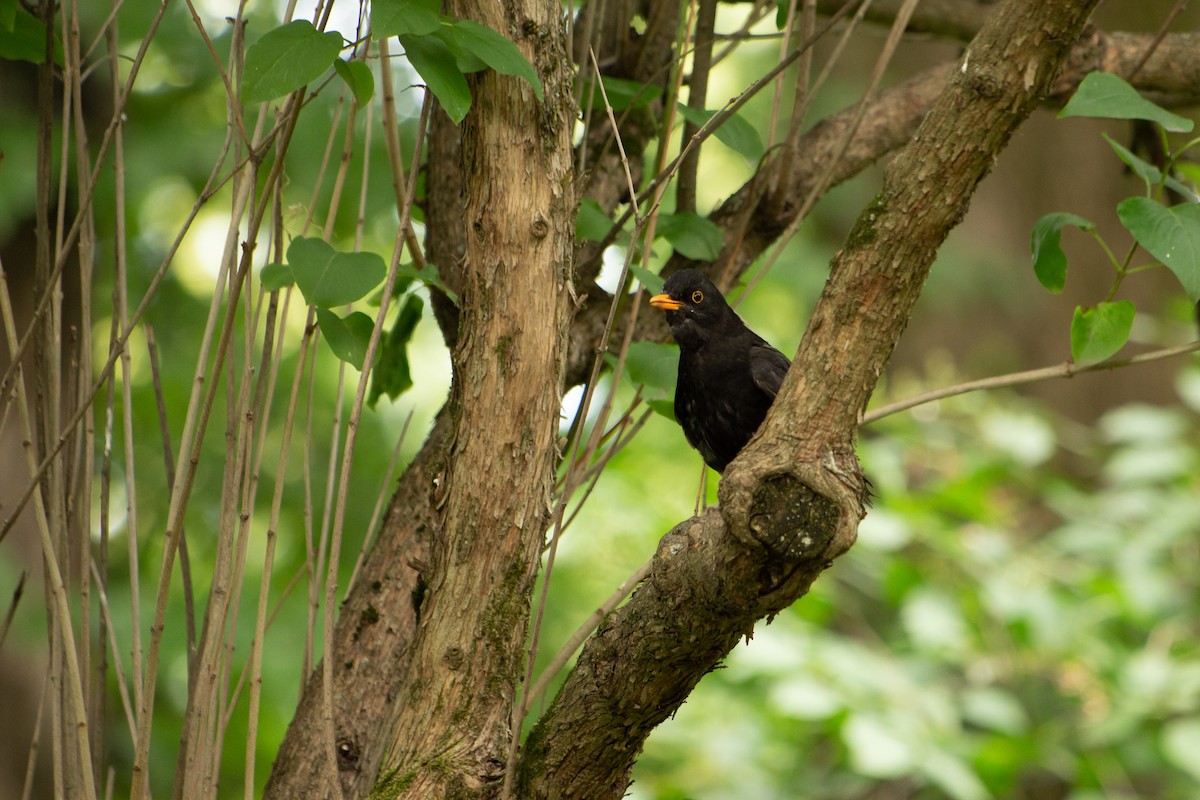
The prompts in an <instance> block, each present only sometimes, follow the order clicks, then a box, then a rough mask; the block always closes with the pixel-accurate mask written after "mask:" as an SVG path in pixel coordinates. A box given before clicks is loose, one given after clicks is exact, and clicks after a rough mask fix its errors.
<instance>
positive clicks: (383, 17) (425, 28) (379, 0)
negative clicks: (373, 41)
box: [371, 0, 442, 38]
mask: <svg viewBox="0 0 1200 800" xmlns="http://www.w3.org/2000/svg"><path fill="white" fill-rule="evenodd" d="M440 9H441V3H440V2H439V0H374V2H372V3H371V33H372V34H374V36H375V37H376V38H387V37H389V36H404V35H407V34H417V35H424V34H429V33H434V32H435V31H437V30H438V28H440V27H441V25H442V20H441V15H440V13H439V12H440Z"/></svg>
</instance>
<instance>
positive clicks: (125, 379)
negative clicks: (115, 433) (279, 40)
mask: <svg viewBox="0 0 1200 800" xmlns="http://www.w3.org/2000/svg"><path fill="white" fill-rule="evenodd" d="M113 6H114V7H113V16H112V24H111V26H110V27H109V29H108V31H107V43H108V53H109V56H108V63H109V75H110V80H111V81H112V85H113V107H114V108H119V107H120V106H121V104H122V100H121V95H120V86H121V82H120V80H119V78H120V63H121V61H120V37H119V31H118V27H117V25H118V23H117V19H116V11H117V8H118V7H119V3H118V2H115V1H114V3H113ZM124 130H125V126H124V121H123V120H121V121H120V124H118V125H117V126H116V127H115V128H114V129H113V170H114V175H113V178H114V187H113V195H114V199H115V202H116V214H115V231H114V235H113V271H114V274H113V318H114V320H113V331H112V337H111V338H110V341H109V350H110V351H112V350H113V349H114V348H117V347H118V343H117V334H118V333H119V332H120V331H123V330H125V329H126V328H127V327H128V326H129V285H128V284H129V272H128V258H127V256H128V250H127V248H126V246H125V245H126V237H127V235H128V234H127V229H126V212H125V209H126V192H125V136H124ZM119 352H120V359H121V428H122V430H121V433H122V447H123V449H124V461H125V483H126V489H125V515H126V525H125V542H126V558H127V560H128V569H129V609H130V615H129V619H130V649H131V660H130V670H131V674H132V678H133V699H134V702H135V703H137V704H139V705H140V703H141V701H142V630H141V628H142V618H141V589H140V585H141V573H140V570H139V568H138V564H139V558H138V531H139V529H138V502H137V499H138V494H137V469H136V461H135V458H134V445H133V377H132V372H133V370H132V364H131V360H130V355H129V350H128V348H126V347H124V346H120V348H119ZM109 385H110V386H111V382H110V384H109ZM105 507H106V506H105ZM100 566H101V567H104V571H101V573H100V574H101V575H106V574H107V572H106V570H107V565H106V564H101V565H100ZM186 585H187V584H186V583H185V586H186ZM101 597H102V599H103V594H102V595H101ZM104 602H107V601H106V600H105V601H104ZM110 626H111V623H110ZM113 635H114V637H115V635H116V634H115V632H114V633H113ZM114 652H115V651H114ZM114 661H115V663H116V665H117V669H118V670H120V657H119V655H114ZM121 687H122V691H125V687H124V680H123V679H122V684H121ZM123 699H124V700H126V701H127V698H125V697H124V695H123ZM129 735H130V739H131V741H135V740H136V739H137V729H136V727H135V725H134V724H133V720H132V716H131V717H130V726H129Z"/></svg>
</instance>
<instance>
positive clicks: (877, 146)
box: [567, 31, 1200, 385]
mask: <svg viewBox="0 0 1200 800" xmlns="http://www.w3.org/2000/svg"><path fill="white" fill-rule="evenodd" d="M1153 38H1154V37H1153V36H1150V35H1146V34H1131V33H1115V34H1106V33H1103V32H1101V31H1091V32H1089V34H1088V35H1087V37H1085V39H1084V40H1082V41H1080V42H1078V43H1077V44H1076V45H1075V46H1074V47H1073V49H1072V51H1071V54H1070V57H1069V58H1068V59H1067V65H1066V67H1065V68H1064V71H1063V73H1062V74H1061V75H1060V77H1059V79H1058V80H1057V81H1056V82H1055V85H1054V87H1053V89H1052V90H1051V92H1050V93H1049V94H1050V100H1051V102H1053V103H1056V104H1061V102H1063V101H1064V100H1065V99H1066V97H1068V96H1069V94H1070V92H1072V91H1073V90H1074V88H1075V86H1077V85H1078V83H1079V81H1081V80H1082V79H1083V77H1084V76H1085V75H1086V74H1087V73H1089V72H1091V71H1093V70H1103V71H1107V72H1114V73H1116V74H1118V75H1129V73H1130V72H1131V70H1132V69H1133V67H1134V65H1135V64H1137V63H1138V61H1139V60H1140V59H1141V57H1142V55H1143V54H1144V53H1145V52H1146V50H1147V48H1149V47H1150V45H1151V43H1152V40H1153ZM1198 54H1200V33H1179V34H1171V35H1169V36H1167V37H1166V38H1165V39H1164V40H1163V42H1162V43H1161V44H1160V46H1159V47H1158V48H1157V49H1155V50H1154V53H1153V55H1152V56H1151V58H1150V60H1149V61H1147V62H1146V64H1145V65H1144V66H1143V67H1142V69H1141V70H1139V72H1138V73H1137V75H1136V76H1135V77H1134V81H1133V82H1134V86H1136V87H1137V88H1138V89H1139V90H1141V91H1143V92H1147V93H1151V94H1153V95H1154V96H1155V98H1156V100H1158V101H1160V102H1163V103H1165V104H1166V105H1188V104H1194V103H1196V102H1197V101H1200V55H1198ZM956 68H957V67H956V64H942V65H939V66H936V67H933V68H931V69H928V70H926V71H924V72H922V73H920V74H918V75H916V76H914V77H912V78H909V79H908V80H906V81H904V82H902V83H900V84H897V85H896V86H894V87H892V88H890V89H887V90H885V91H883V92H880V93H879V95H877V96H876V97H875V98H874V99H873V100H872V101H871V106H870V108H869V109H868V111H867V114H866V116H865V117H864V119H863V123H862V125H861V126H860V127H859V128H858V131H857V132H856V133H855V136H854V141H853V142H852V143H851V145H850V148H849V149H848V150H847V151H846V153H845V156H844V157H843V159H842V160H841V161H840V162H839V163H838V165H837V168H836V171H835V173H834V175H833V180H832V181H831V182H830V185H829V187H827V188H826V191H828V189H829V188H833V187H834V186H837V185H839V184H840V183H842V182H844V181H847V180H849V179H850V178H852V177H854V176H855V175H857V174H858V173H860V172H861V171H862V170H864V169H866V168H867V167H869V166H870V165H872V164H874V163H876V162H877V161H878V160H879V159H881V158H883V157H884V156H886V155H887V154H889V153H891V152H893V151H895V150H896V149H897V148H899V147H902V146H903V145H904V144H906V143H907V142H908V141H909V139H911V138H912V135H913V133H914V132H915V131H916V129H917V126H918V125H919V124H920V123H921V121H922V120H923V119H924V118H925V115H926V114H927V113H928V112H929V109H930V107H931V106H932V104H933V101H934V99H935V98H936V97H937V96H938V94H939V93H940V92H941V91H942V90H943V89H944V88H945V86H946V82H947V81H948V80H949V78H950V75H951V74H952V73H953V72H954V70H955V69H956ZM855 113H856V110H855V109H854V108H849V109H846V110H845V111H842V112H839V113H838V114H834V115H832V116H830V117H827V118H826V119H824V120H822V121H821V122H819V123H817V124H816V125H814V126H813V128H812V129H811V130H810V131H808V132H807V133H805V134H804V136H802V137H801V138H800V141H799V152H802V153H805V158H804V159H803V161H802V162H801V163H798V164H793V165H791V169H789V170H780V169H779V167H778V164H777V163H776V162H775V161H774V159H776V158H781V157H785V156H784V155H783V154H778V153H777V154H775V155H773V156H772V157H769V158H768V159H767V160H765V161H764V162H763V165H762V166H761V167H760V168H759V170H758V171H757V172H756V174H755V176H754V177H752V178H751V179H750V180H749V181H747V182H746V183H745V184H744V185H743V186H742V187H741V188H740V189H738V190H737V191H736V192H734V193H733V194H732V195H731V196H730V197H729V199H727V200H726V201H725V202H724V203H722V204H721V206H720V207H718V208H717V209H716V210H714V211H713V212H712V214H710V215H709V219H711V220H712V221H713V222H715V223H716V224H717V225H718V226H720V227H721V229H722V231H723V233H724V237H725V245H724V248H723V249H722V251H721V254H720V255H719V256H718V257H717V259H716V260H715V261H714V262H712V263H709V264H701V263H697V262H694V261H691V260H689V259H686V258H684V257H682V256H679V255H675V256H673V257H672V258H671V260H670V261H669V262H668V264H667V266H666V267H665V268H664V270H663V272H664V273H670V272H673V271H675V270H677V269H680V268H682V267H686V266H691V267H697V268H699V269H702V270H704V271H706V272H708V273H710V274H712V275H713V276H714V279H715V280H716V283H717V284H718V285H719V286H722V287H723V288H727V287H728V286H729V285H730V284H732V283H733V282H734V281H735V280H736V279H737V277H738V276H739V275H741V274H742V273H743V272H744V271H745V270H746V269H747V268H748V267H749V266H750V264H751V263H753V261H754V260H755V259H756V258H758V257H759V256H760V255H762V254H763V252H764V251H765V250H766V249H767V248H768V247H770V246H771V245H772V244H773V243H774V242H775V241H776V240H777V239H778V237H779V236H780V234H782V233H783V231H784V230H786V229H787V227H788V225H789V224H791V222H792V221H793V220H794V219H795V215H796V213H797V211H798V210H799V208H800V206H801V205H802V203H803V200H804V198H805V197H806V196H807V195H808V194H809V193H810V192H811V191H812V189H813V186H814V184H815V182H816V180H817V178H818V177H819V175H820V173H821V171H822V170H823V168H824V165H825V164H827V163H828V161H829V159H831V158H833V157H834V155H835V154H836V153H837V152H838V150H839V149H840V148H841V145H842V141H843V139H844V138H845V136H846V134H847V131H848V130H849V129H850V125H851V121H852V120H853V118H854V116H855ZM779 173H785V174H787V175H789V177H790V181H791V183H790V187H789V188H788V192H789V194H790V195H791V197H792V198H793V200H792V201H791V202H788V203H784V204H772V203H768V202H764V200H765V197H764V195H763V188H764V185H765V184H764V180H765V178H764V177H763V176H771V175H775V174H779ZM589 296H592V297H594V298H595V299H593V300H592V302H590V303H589V305H588V306H585V307H584V308H583V309H581V311H580V312H579V314H577V315H576V319H575V322H574V324H573V325H572V328H571V354H570V360H569V361H568V364H567V383H568V385H573V384H576V383H579V382H581V381H582V380H583V379H584V377H585V376H586V375H587V371H588V370H589V369H590V368H591V363H592V357H593V354H594V352H595V346H596V342H598V341H599V339H600V334H601V332H602V331H603V328H604V322H605V318H606V315H607V311H608V305H609V301H610V298H609V297H608V296H607V295H605V294H604V293H603V292H601V291H599V290H598V289H594V288H593V289H592V291H591V292H590V295H589ZM621 323H622V320H618V325H620V324H621ZM635 338H637V339H652V340H657V341H665V340H666V338H667V329H666V325H665V324H663V322H662V320H661V318H660V315H656V314H652V315H647V314H643V315H641V316H640V318H639V323H638V331H637V333H636V334H635Z"/></svg>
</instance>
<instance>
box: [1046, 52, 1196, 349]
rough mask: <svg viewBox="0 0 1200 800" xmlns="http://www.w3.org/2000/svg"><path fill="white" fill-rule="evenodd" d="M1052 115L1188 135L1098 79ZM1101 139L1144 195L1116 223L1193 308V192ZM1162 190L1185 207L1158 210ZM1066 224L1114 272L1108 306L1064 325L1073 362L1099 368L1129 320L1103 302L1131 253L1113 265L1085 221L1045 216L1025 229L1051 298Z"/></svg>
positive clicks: (1181, 125)
mask: <svg viewBox="0 0 1200 800" xmlns="http://www.w3.org/2000/svg"><path fill="white" fill-rule="evenodd" d="M1059 116H1060V117H1071V116H1090V117H1108V118H1116V119H1136V120H1146V121H1149V122H1153V123H1155V124H1156V125H1158V126H1160V127H1161V129H1162V131H1163V134H1162V135H1163V137H1164V140H1165V133H1166V132H1169V131H1176V132H1187V131H1190V130H1191V129H1192V122H1191V120H1188V119H1185V118H1183V117H1180V116H1177V115H1176V114H1173V113H1171V112H1169V111H1167V110H1166V109H1164V108H1161V107H1159V106H1158V105H1156V104H1154V103H1152V102H1150V101H1149V100H1146V99H1145V98H1143V97H1142V96H1141V95H1139V94H1138V93H1137V91H1136V90H1135V89H1134V88H1133V87H1132V86H1130V85H1129V84H1128V83H1126V82H1125V81H1124V80H1122V79H1121V78H1119V77H1117V76H1116V75H1112V74H1110V73H1105V72H1094V73H1091V74H1089V75H1088V76H1086V77H1085V78H1084V80H1083V81H1082V82H1081V83H1080V85H1079V88H1078V89H1077V90H1076V92H1075V94H1074V95H1073V96H1072V97H1071V100H1070V101H1069V102H1068V103H1067V105H1066V106H1065V107H1064V108H1063V110H1062V112H1061V113H1060V114H1059ZM1105 139H1106V140H1107V141H1108V143H1109V144H1110V145H1111V146H1112V148H1113V150H1114V152H1115V153H1116V154H1117V157H1118V158H1120V159H1121V161H1122V162H1124V163H1125V165H1126V166H1127V167H1129V169H1130V170H1131V171H1132V172H1133V173H1134V174H1136V175H1137V176H1138V177H1139V178H1141V179H1142V180H1143V181H1144V182H1145V183H1146V192H1147V195H1146V196H1144V197H1128V198H1126V199H1124V200H1122V201H1121V202H1120V203H1118V205H1117V217H1118V218H1119V219H1120V220H1121V224H1122V225H1123V226H1125V229H1126V230H1128V231H1129V232H1130V233H1131V234H1132V235H1133V239H1134V242H1135V243H1136V244H1137V245H1138V246H1141V247H1142V248H1143V249H1145V250H1146V252H1148V253H1150V254H1151V255H1152V256H1154V257H1155V258H1156V259H1158V261H1159V262H1160V263H1161V264H1162V265H1164V266H1166V267H1167V268H1168V269H1170V270H1171V272H1173V273H1174V274H1175V277H1176V278H1178V279H1179V282H1180V283H1181V284H1182V285H1183V289H1184V291H1185V292H1186V293H1187V296H1188V297H1189V298H1190V299H1191V301H1192V302H1193V303H1198V302H1200V204H1198V203H1197V200H1196V190H1195V188H1194V187H1189V186H1186V185H1185V184H1184V183H1182V182H1181V181H1180V180H1179V179H1178V178H1176V177H1174V176H1173V175H1172V174H1171V171H1170V169H1167V170H1166V171H1164V170H1161V169H1159V168H1158V167H1156V166H1155V165H1153V164H1150V163H1149V162H1147V161H1145V160H1144V159H1142V158H1141V157H1139V156H1138V155H1136V154H1135V153H1133V152H1132V151H1131V150H1129V148H1127V147H1124V146H1123V145H1121V144H1119V143H1117V142H1115V141H1113V140H1112V139H1111V138H1110V137H1108V136H1105ZM1197 144H1198V142H1197V141H1192V142H1188V143H1186V144H1185V145H1184V146H1183V147H1182V148H1180V150H1179V151H1178V152H1174V153H1170V154H1169V155H1168V157H1167V162H1168V164H1169V165H1173V164H1175V163H1177V162H1179V161H1181V159H1182V157H1183V156H1184V154H1185V153H1187V152H1188V151H1189V150H1190V149H1191V148H1193V147H1195V146H1196V145H1197ZM1165 189H1170V190H1171V191H1174V192H1178V193H1180V194H1182V195H1183V196H1184V197H1188V198H1191V200H1190V201H1189V202H1185V203H1183V204H1181V205H1178V206H1170V205H1164V204H1163V202H1162V197H1163V194H1164V190H1165ZM1068 225H1070V226H1074V227H1076V228H1079V229H1080V230H1084V231H1087V232H1089V233H1091V234H1092V235H1093V236H1094V237H1096V239H1097V241H1098V242H1099V243H1100V245H1101V247H1103V248H1104V251H1105V253H1106V254H1107V255H1108V257H1109V260H1110V261H1111V262H1112V264H1113V267H1114V268H1115V270H1116V274H1115V277H1114V279H1113V286H1112V289H1111V291H1110V292H1109V300H1106V301H1105V302H1102V303H1099V304H1097V305H1096V306H1094V307H1089V308H1085V307H1083V306H1079V307H1077V308H1076V309H1075V315H1074V317H1073V319H1072V321H1071V355H1072V357H1073V358H1074V359H1075V360H1076V361H1102V360H1104V359H1107V358H1110V357H1111V356H1113V355H1115V354H1116V353H1117V352H1118V351H1119V350H1120V349H1121V348H1122V347H1123V346H1124V345H1125V342H1126V341H1128V339H1129V334H1130V332H1131V331H1132V330H1133V319H1134V316H1135V314H1136V309H1135V308H1134V305H1133V303H1132V302H1130V301H1128V300H1122V301H1120V302H1111V298H1112V297H1113V296H1114V295H1115V294H1116V291H1117V289H1118V288H1119V287H1120V285H1121V282H1122V281H1123V280H1124V279H1125V278H1126V277H1127V276H1128V275H1130V274H1132V273H1133V272H1134V271H1135V270H1134V269H1132V268H1131V266H1130V259H1131V258H1132V257H1133V254H1134V251H1133V250H1132V249H1131V250H1130V251H1129V255H1127V256H1126V257H1125V259H1124V260H1123V261H1119V260H1117V258H1116V257H1115V256H1114V255H1113V253H1112V250H1111V248H1109V246H1108V245H1107V244H1106V243H1105V242H1104V240H1103V239H1102V238H1100V236H1099V235H1098V234H1097V233H1096V226H1095V224H1094V223H1092V222H1091V221H1090V220H1087V219H1084V218H1083V217H1080V216H1078V215H1075V214H1069V213H1053V214H1047V215H1045V216H1044V217H1042V218H1041V219H1040V220H1038V221H1037V223H1036V224H1035V225H1034V228H1033V235H1032V250H1033V270H1034V274H1036V275H1037V279H1038V281H1039V282H1040V283H1041V284H1042V285H1043V286H1044V287H1046V289H1048V290H1049V291H1051V292H1056V293H1057V292H1061V291H1062V289H1063V286H1064V285H1065V283H1066V277H1067V258H1066V254H1065V253H1064V252H1063V250H1062V247H1061V245H1060V237H1061V232H1062V229H1063V228H1064V227H1066V226H1068Z"/></svg>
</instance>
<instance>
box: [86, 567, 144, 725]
mask: <svg viewBox="0 0 1200 800" xmlns="http://www.w3.org/2000/svg"><path fill="white" fill-rule="evenodd" d="M90 563H91V572H92V577H93V579H95V581H96V585H97V586H98V587H99V591H98V592H97V593H96V595H97V597H99V599H100V616H101V619H103V620H104V621H105V629H106V630H107V632H108V634H107V636H106V637H105V640H106V641H107V642H108V649H109V650H111V651H112V658H113V669H114V670H115V671H116V673H117V674H116V682H117V694H118V695H120V697H121V708H122V709H123V710H124V711H125V724H126V725H128V726H129V738H130V741H133V740H134V739H137V720H135V719H134V716H133V704H132V703H131V702H130V699H129V679H128V677H127V676H126V675H125V668H124V666H123V665H122V663H121V644H120V642H118V641H117V631H116V626H114V625H113V621H112V610H111V609H110V608H109V605H108V590H107V588H106V587H105V585H104V583H103V582H102V581H101V580H100V569H99V566H98V565H97V563H96V561H95V560H94V559H93V560H92V561H91V562H90ZM100 647H101V648H103V647H104V644H103V643H101V644H100Z"/></svg>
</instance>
